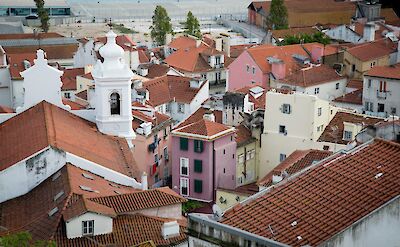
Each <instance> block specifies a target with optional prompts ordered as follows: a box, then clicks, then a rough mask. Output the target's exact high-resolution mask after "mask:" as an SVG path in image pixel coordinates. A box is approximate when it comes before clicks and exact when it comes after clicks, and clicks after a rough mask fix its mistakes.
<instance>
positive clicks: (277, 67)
mask: <svg viewBox="0 0 400 247" xmlns="http://www.w3.org/2000/svg"><path fill="white" fill-rule="evenodd" d="M271 72H272V74H273V75H274V76H275V78H276V79H277V80H281V79H283V78H285V77H286V65H285V63H284V62H283V61H276V62H273V63H271Z"/></svg>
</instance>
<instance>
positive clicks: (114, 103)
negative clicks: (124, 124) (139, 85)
mask: <svg viewBox="0 0 400 247" xmlns="http://www.w3.org/2000/svg"><path fill="white" fill-rule="evenodd" d="M110 109H111V115H120V114H121V102H120V96H119V94H118V93H112V94H111V95H110Z"/></svg>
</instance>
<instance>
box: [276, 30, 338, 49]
mask: <svg viewBox="0 0 400 247" xmlns="http://www.w3.org/2000/svg"><path fill="white" fill-rule="evenodd" d="M313 42H317V43H320V44H324V45H327V44H329V43H330V39H329V37H327V36H326V35H325V34H323V33H322V32H316V33H313V34H304V33H303V34H297V35H290V36H286V37H285V38H284V39H283V40H282V41H281V42H279V43H278V45H279V46H282V45H293V44H300V43H303V44H306V43H313Z"/></svg>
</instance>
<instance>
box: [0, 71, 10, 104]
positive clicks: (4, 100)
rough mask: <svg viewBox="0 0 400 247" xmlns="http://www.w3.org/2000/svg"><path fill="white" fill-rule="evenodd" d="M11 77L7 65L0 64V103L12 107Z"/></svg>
mask: <svg viewBox="0 0 400 247" xmlns="http://www.w3.org/2000/svg"><path fill="white" fill-rule="evenodd" d="M10 83H11V78H10V73H9V70H8V67H1V65H0V105H5V106H9V107H12V100H11V93H12V92H11V90H12V88H11V85H10Z"/></svg>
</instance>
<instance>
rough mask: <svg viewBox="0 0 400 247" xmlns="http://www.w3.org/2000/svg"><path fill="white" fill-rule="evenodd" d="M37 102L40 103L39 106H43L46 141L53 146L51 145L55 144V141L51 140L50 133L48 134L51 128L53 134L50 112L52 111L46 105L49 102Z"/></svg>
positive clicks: (52, 121) (52, 120)
mask: <svg viewBox="0 0 400 247" xmlns="http://www.w3.org/2000/svg"><path fill="white" fill-rule="evenodd" d="M39 104H41V106H42V107H43V117H44V124H45V128H46V138H47V143H48V145H49V146H53V145H54V146H55V143H53V142H52V138H51V134H50V131H51V130H53V132H54V135H55V128H54V119H53V113H52V111H51V109H50V107H49V105H48V104H49V103H48V102H47V101H45V100H43V101H42V102H40V103H39ZM49 115H50V116H49ZM54 139H55V138H54Z"/></svg>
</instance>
